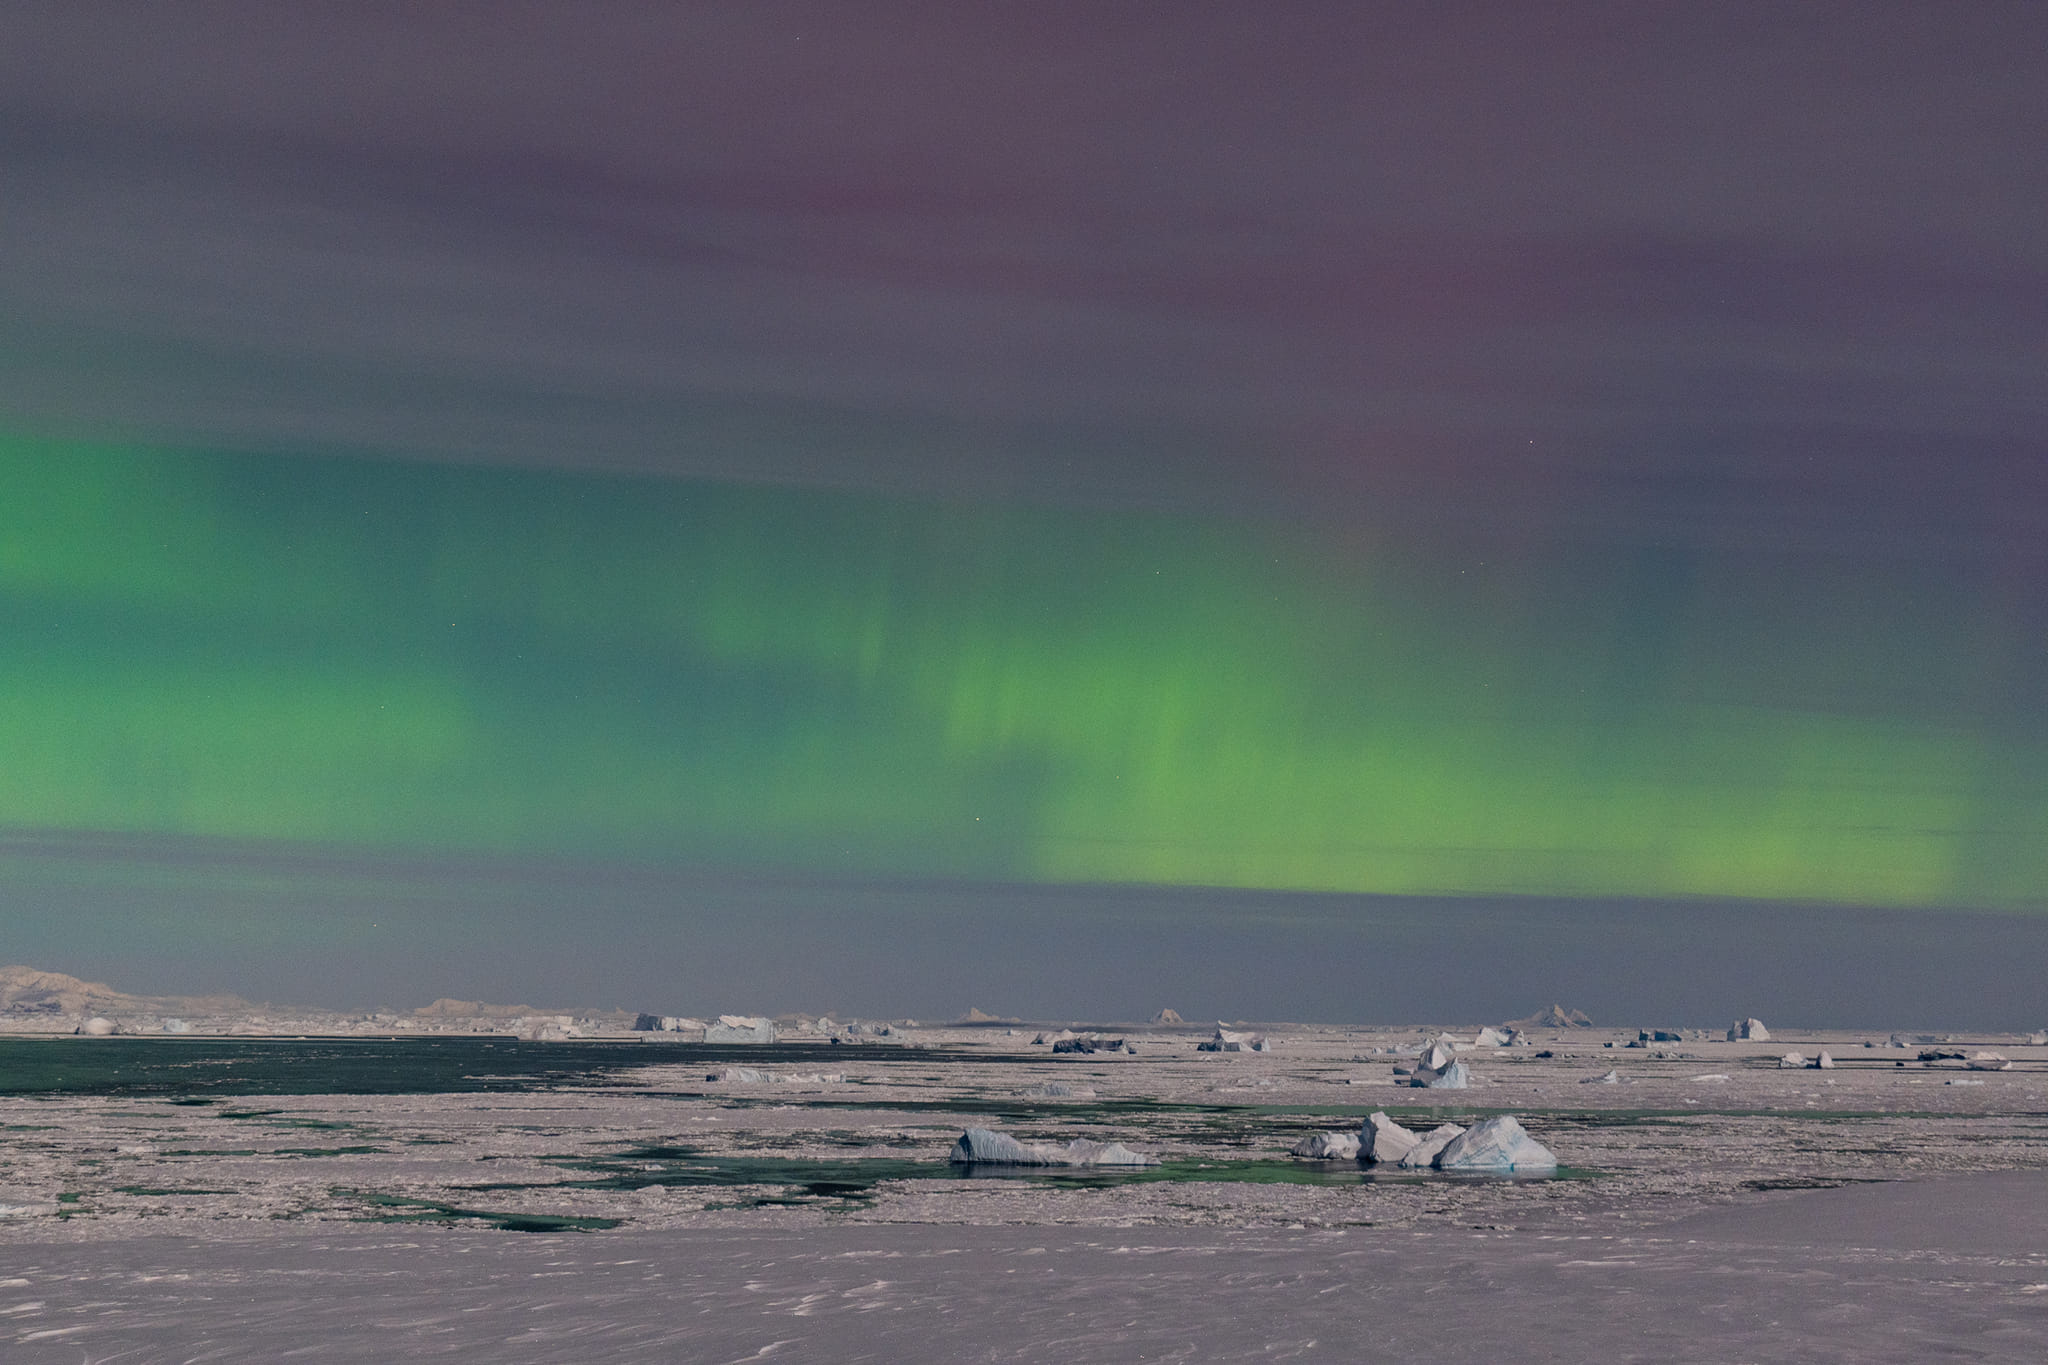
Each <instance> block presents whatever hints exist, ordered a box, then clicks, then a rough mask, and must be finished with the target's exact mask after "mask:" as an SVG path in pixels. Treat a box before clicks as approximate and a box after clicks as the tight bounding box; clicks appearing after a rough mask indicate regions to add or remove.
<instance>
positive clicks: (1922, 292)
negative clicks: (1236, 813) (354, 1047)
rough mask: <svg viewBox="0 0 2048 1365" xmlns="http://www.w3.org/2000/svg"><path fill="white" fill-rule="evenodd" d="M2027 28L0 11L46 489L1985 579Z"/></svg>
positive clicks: (1464, 15) (2010, 12)
mask: <svg viewBox="0 0 2048 1365" xmlns="http://www.w3.org/2000/svg"><path fill="white" fill-rule="evenodd" d="M2044 50H2048V10H2043V9H2042V8H2040V7H2039V6H2035V5H2028V4H1996V3H1980V4H1971V5H1959V6H1928V5H1920V4H1884V3H1869V2H1868V0H1863V2H1859V3H1853V4H1801V5H1798V6H1785V5H1781V4H1760V5H1740V4H1722V5H1712V6H1707V5H1690V4H1639V5H1610V4H1600V5H1570V4H1567V5H1521V4H1497V5H1452V6H1432V7H1427V8H1424V7H1417V6H1408V5H1355V4H1336V5H1324V4H1292V5H1272V6H1247V5H1242V4H1225V5H1187V4H1174V5H1144V4H1118V5H1101V4H1084V5H1057V4H1031V5H1022V4H964V5H962V4H946V5H931V6H912V5H887V6H872V5H868V6H863V5H839V4H832V5H814V6H787V5H746V6H686V5H674V4H655V5H631V4H619V5H605V6H594V7H585V6H565V5H560V4H543V5H518V4H492V5H434V6H420V5H411V4H382V5H379V4H349V5H313V6H292V7H289V8H280V7H275V6H269V5H262V4H249V3H242V4H214V5H191V6H181V7H179V8H178V9H176V10H175V11H173V10H160V9H155V8H153V7H146V6H95V5H80V4H76V3H55V4H33V3H22V4H16V5H11V6H9V7H8V12H7V14H6V15H5V16H4V17H0V156H4V158H5V161H6V163H7V166H8V171H7V174H6V177H5V181H4V185H5V188H0V206H4V210H5V212H4V215H0V304H4V307H0V355H4V356H5V357H6V363H5V365H4V366H0V411H11V412H13V413H14V414H16V415H17V418H18V419H19V420H20V421H22V422H25V423H28V424H31V425H34V426H38V427H41V428H43V429H58V430H64V431H85V432H101V431H111V432H118V431H136V432H142V433H147V434H152V435H155V436H158V437H162V438H168V439H172V440H199V441H206V440H216V441H217V440H228V441H232V442H234V443H238V444H245V445H251V446H256V447H260V448H304V447H313V448H321V447H326V448H331V447H336V446H340V447H358V448H370V449H374V450H378V451H382V452H386V453H397V454H417V455H422V456H427V457H433V458H459V459H474V460H516V461H528V462H544V463H557V464H565V465H578V464H593V465H607V466H614V467H631V468H643V469H657V470H668V471H674V472H678V473H708V474H712V475H718V476H737V477H743V478H755V479H769V480H795V481H818V482H827V483H833V484H843V485H856V486H881V487H892V488H913V489H918V490H925V489H931V488H939V489H950V490H955V491H959V492H963V493H968V494H975V495H980V494H989V493H996V494H1016V495H1022V496H1027V497H1031V498H1034V499H1070V498H1071V499H1084V500H1096V499H1104V498H1107V499H1114V500H1130V501H1140V502H1150V503H1169V504H1181V505H1186V504H1193V505H1197V506H1204V507H1228V508H1233V509H1242V508H1253V509H1261V508H1263V509H1266V510H1269V511H1273V512H1275V513H1278V514H1281V515H1293V514H1296V513H1298V512H1299V511H1301V510H1302V509H1304V508H1314V509H1316V510H1317V511H1318V512H1319V513H1321V514H1324V515H1339V516H1345V517H1357V518H1363V519H1366V520H1371V521H1379V522H1386V523H1391V524H1395V525H1412V524H1416V523H1422V524H1425V525H1432V526H1434V525H1439V524H1443V525H1459V524H1468V523H1470V524H1477V525H1479V526H1482V527H1490V528H1495V529H1498V528H1499V527H1501V526H1503V525H1512V526H1513V527H1514V528H1516V529H1517V530H1518V531H1519V532H1521V533H1528V534H1549V533H1552V532H1564V533H1568V534H1574V535H1581V534H1582V535H1588V536H1591V537H1593V538H1595V539H1607V538H1610V537H1619V538H1622V539H1625V540H1634V539H1644V540H1650V541H1656V542H1668V541H1673V540H1680V541H1684V540H1703V541H1708V542H1726V541H1731V540H1732V541H1736V542H1741V543H1754V542H1758V541H1762V542H1767V543H1785V542H1790V543H1797V544H1812V545H1817V546H1822V547H1826V548H1839V549H1848V550H1850V551H1851V552H1857V553H1861V552H1881V553H1891V552H1895V551H1900V550H1905V551H1909V552H1914V553H1930V554H1936V555H1947V554H1954V553H1968V554H1975V553H1981V552H1985V551H1990V552H1993V553H2019V554H2021V555H2022V556H2023V557H2024V556H2026V555H2028V554H2030V553H2031V549H2032V547H2033V546H2034V545H2036V544H2037V543H2038V542H2039V541H2040V540H2041V539H2042V537H2043V536H2044V534H2048V478H2044V474H2043V470H2044V461H2043V459H2042V457H2041V451H2042V448H2043V441H2044V437H2048V412H2044V410H2043V406H2042V403H2041V397H2040V375H2041V374H2042V373H2043V371H2044V362H2048V353H2044V349H2048V343H2044V338H2048V326H2044V323H2048V233H2044V232H2042V231H2041V228H2040V225H2041V223H2042V222H2043V221H2044V220H2048V175H2044V174H2043V173H2042V171H2043V161H2044V158H2043V155H2042V153H2041V150H2040V148H2041V146H2042V143H2043V132H2044V130H2048V79H2044V75H2048V73H2044V62H2043V58H2042V56H2041V53H2042V52H2043V51H2044Z"/></svg>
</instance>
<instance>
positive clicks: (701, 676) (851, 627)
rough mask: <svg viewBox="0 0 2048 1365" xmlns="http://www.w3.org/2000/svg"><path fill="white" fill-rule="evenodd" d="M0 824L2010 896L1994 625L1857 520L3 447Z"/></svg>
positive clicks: (1366, 878)
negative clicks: (1200, 510) (1327, 516)
mask: <svg viewBox="0 0 2048 1365" xmlns="http://www.w3.org/2000/svg"><path fill="white" fill-rule="evenodd" d="M0 470H4V473H0V488H4V489H5V498H4V502H0V507H4V509H5V510H4V512H0V594H4V595H0V601H4V603H5V609H6V611H7V616H8V621H7V628H6V639H7V642H8V645H7V649H6V652H5V656H4V665H5V669H6V690H7V695H8V697H9V706H8V707H7V710H6V713H5V716H4V719H0V727H4V733H0V745H4V747H5V750H6V752H7V753H8V754H9V755H10V759H11V761H10V762H9V764H8V765H7V767H6V770H5V772H4V774H0V823H4V824H5V825H8V826H11V827H14V828H17V829H22V828H26V829H37V828H78V829H92V830H102V831H129V832H146V833H162V834H178V835H200V836H219V837H229V838H239V839H280V840H295V841H307V842H315V843H338V844H365V845H372V846H378V845H385V846H389V845H396V846H404V847H424V848H434V849H444V850H463V851H485V850H495V851H500V852H505V851H519V850H525V851H552V852H559V853H565V854H574V855H623V856H630V857H635V858H642V859H656V860H660V859H684V860H697V861H709V862H714V863H721V864H735V863H737V864H746V863H759V864H764V865H768V866H780V867H796V868H806V869H815V870H826V871H840V872H856V871H857V872H887V873H893V874H899V875H955V876H974V877H987V878H1000V879H1022V880H1038V881H1108V882H1146V883H1167V884H1187V885H1209V886H1236V887H1255V888H1284V889H1302V890H1337V891H1364V892H1398V893H1502V892H1516V893H1533V894H1540V895H1558V894H1578V895H1594V896H1647V897H1660V896H1673V895H1697V896H1721V897H1748V898H1759V899H1778V900H1799V899H1809V900H1820V901H1832V902H1843V903H1860V904H1869V905H1897V906H1913V905H1920V906H2000V905H2004V906H2038V905H2041V904H2043V903H2044V902H2048V852H2044V851H2048V803H2044V802H2043V800H2042V799H2041V794H2040V790H2039V788H2038V787H2036V788H2035V789H2034V790H2033V793H2032V796H2033V799H2032V802H2031V804H2025V803H2019V802H2015V800H2014V795H2015V792H2016V791H2019V792H2025V791H2026V789H2027V784H2028V781H2029V775H2030V774H2033V773H2036V772H2039V771H2040V770H2041V764H2040V759H2041V757H2042V749H2041V743H2040V736H2039V734H2038V730H2037V729H2033V728H2030V727H2033V726H2035V725H2036V721H2035V718H2034V717H2031V716H2028V715H2026V714H2024V713H2023V712H2020V711H2018V710H2015V709H2013V703H2014V701H2016V700H2017V698H2014V697H2006V698H2000V697H1998V696H1996V695H1991V696H1987V695H1986V693H1985V686H1984V682H1983V680H1984V679H1985V678H1986V677H1996V676H2000V675H2001V674H2004V675H2010V673H2011V670H2012V668H2013V666H2014V664H2015V663H2016V662H2018V661H2021V660H2022V658H2023V656H2024V654H2025V653H2026V651H2027V650H2028V649H2038V645H2037V644H2035V643H2034V642H2031V641H2025V640H2021V639H2019V638H2016V637H2015V636H2013V635H2012V634H2010V632H2009V629H2008V628H2007V626H2006V623H2003V622H1999V621H1996V620H1986V619H1985V618H1984V617H1983V615H1982V613H1981V612H1977V613H1973V611H1972V604H1973V603H1976V602H1978V601H1980V600H1981V594H1980V593H1978V592H1977V591H1976V588H1977V585H1974V584H1972V583H1970V582H1968V581H1963V580H1951V581H1948V582H1942V581H1939V580H1930V579H1929V577H1928V576H1927V575H1926V573H1925V571H1924V569H1922V568H1919V567H1917V566H1913V565H1902V566H1900V567H1899V569H1898V570H1897V573H1896V576H1895V579H1894V581H1892V582H1890V583H1885V584H1875V583H1873V580H1872V579H1871V577H1870V575H1869V574H1868V572H1867V571H1866V572H1861V573H1859V574H1858V575H1857V576H1856V577H1855V578H1853V579H1843V578H1834V579H1831V578H1830V575H1829V566H1828V565H1827V564H1826V563H1825V562H1803V563H1802V562H1791V561H1787V560H1785V559H1782V558H1779V559H1768V558H1767V559H1764V560H1758V559H1757V558H1756V557H1754V556H1729V555H1720V556H1716V555H1712V554H1708V553H1703V552H1702V553H1693V554H1689V555H1681V554H1675V553H1671V552H1657V551H1636V552H1627V551H1621V550H1613V549H1609V550H1606V551H1601V552H1591V551H1583V550H1582V551H1577V552H1567V551H1562V550H1555V549H1553V550H1551V551H1548V552H1544V553H1535V554H1529V555H1525V556H1522V557H1519V558H1510V559H1506V560H1502V559H1500V558H1499V557H1498V556H1496V557H1495V558H1494V559H1493V560H1491V561H1486V560H1482V559H1480V558H1479V557H1477V555H1476V554H1475V555H1467V554H1465V553H1461V552H1458V551H1457V550H1455V549H1452V548H1450V547H1439V552H1438V553H1435V554H1431V553H1426V552H1423V551H1419V550H1417V549H1416V548H1415V547H1412V546H1403V545H1400V544H1398V543H1384V542H1374V541H1357V540H1353V539H1351V538H1348V537H1346V536H1343V535H1341V534H1338V533H1337V532H1335V531H1333V530H1331V529H1329V528H1324V529H1322V530H1319V531H1316V532H1312V533H1307V534H1304V533H1301V532H1299V531H1294V532H1289V533H1284V534H1283V533H1282V531H1281V529H1280V528H1275V527H1271V526H1265V525H1260V524H1237V525H1222V524H1215V523H1205V522H1201V521H1196V520H1192V519H1189V518H1186V517H1177V516H1169V515H1163V514H1150V515H1133V514H1130V513H1114V514H1112V513H1105V512H1096V513H1090V512H1084V511H1075V510H1071V509H1066V510H1062V509H1044V508H1039V509H1030V508H1018V507H1010V508H993V507H989V506H985V505H972V504H959V503H941V502H929V501H927V502H915V501H910V500H906V499H901V498H885V497H879V496H873V495H852V494H843V493H827V492H803V491H792V490H777V489H758V488H757V489H747V488H737V487H732V486H719V485H711V484H701V483H684V484H677V483H673V482H659V481H653V480H648V479H637V478H628V477H618V476H599V475H590V474H562V473H543V472H517V471H505V470H474V469H471V470H461V469H446V468H443V469H434V468H428V467H422V466H418V465H401V464H393V463H386V462H375V461H348V460H334V459H322V460H309V459H293V460H286V461H277V460H269V459H263V458H258V457H248V456H239V457H237V456H219V455H199V454H190V453H162V452H143V451H125V450H123V451H117V450H109V449H101V448H95V449H86V448H78V447H68V448H60V447H55V446H52V445H49V444H38V443H35V442H29V441H23V440H16V441H12V442H10V443H8V444H7V446H6V447H5V455H4V459H0Z"/></svg>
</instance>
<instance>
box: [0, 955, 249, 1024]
mask: <svg viewBox="0 0 2048 1365" xmlns="http://www.w3.org/2000/svg"><path fill="white" fill-rule="evenodd" d="M253 1008H254V1006H252V1005H251V1004H250V1003H249V1002H248V1001H247V1000H244V999H242V997H240V996H239V995H130V994H128V993H127V992H126V991H119V990H116V989H114V988H113V987H112V986H109V985H108V984H107V983H106V982H104V981H84V980H81V979H79V978H78V977H75V976H66V975H65V974H64V973H63V972H46V971H43V970H41V969H40V968H37V967H23V966H14V967H0V1011H6V1012H9V1013H15V1014H27V1013H31V1012H36V1011H50V1012H53V1013H61V1014H87V1013H95V1014H105V1013H108V1012H109V1011H126V1012H130V1013H151V1014H226V1013H230V1012H232V1011H237V1010H248V1009H253Z"/></svg>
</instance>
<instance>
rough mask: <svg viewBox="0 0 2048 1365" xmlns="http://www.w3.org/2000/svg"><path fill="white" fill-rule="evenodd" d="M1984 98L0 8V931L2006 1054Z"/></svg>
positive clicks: (1187, 19)
mask: <svg viewBox="0 0 2048 1365" xmlns="http://www.w3.org/2000/svg"><path fill="white" fill-rule="evenodd" d="M2043 53H2048V14H2044V13H2043V12H2042V11H2041V10H2039V9H2038V7H2035V6H2030V5H2024V4H1996V3H1985V4H1978V5H1972V6H1967V7H1940V8H1936V7H1927V6H1919V5H1903V4H1886V3H1857V4H1844V5H1831V4H1825V3H1816V4H1809V5H1802V6H1798V7H1784V6H1778V5H1742V4H1730V5H1721V6H1713V7H1706V6H1690V5H1676V4H1643V5H1632V6H1612V5H1591V4H1559V5H1553V6H1541V7H1538V6H1522V5H1489V4H1468V5H1450V6H1441V7H1430V8H1428V9H1424V8H1421V7H1413V6H1398V5H1384V6H1381V5H1323V4H1311V3H1300V4H1283V5H1275V6H1267V7H1247V6H1242V5H1223V4H1209V5H1205V4H1177V5H1170V6H1168V5H1146V4H1128V5H1118V6H1113V7H1111V6H1101V5H1061V4H1033V5H1028V6H1027V5H1011V4H984V5H930V6H922V5H909V4H892V5H885V6H857V5H854V6H849V5H812V6H798V5H773V4H765V5H750V6H745V7H728V6H690V5H672V4H661V5H634V4H618V5H608V6H604V7H596V8H583V7H575V6H561V5H552V4H550V5H531V6H526V5H518V4H500V5H490V6H483V5H461V4H450V5H444V6H434V7H420V6H410V5H397V4H392V5H376V4H371V5H361V4H351V5H311V6H305V7H294V8H293V9H292V10H290V11H282V10H278V9H276V8H275V7H270V6H263V5H256V4H247V3H235V4H212V5H205V4H200V5H195V6H191V7H185V8H182V9H181V10H180V11H179V12H177V13H176V14H171V13H167V12H162V11H159V10H156V9H154V8H151V7H145V6H139V5H91V4H87V5H79V4H37V3H23V4H19V5H14V6H10V7H9V8H8V12H7V13H6V14H5V15H4V16H0V703H4V704H0V908H4V910H5V911H6V913H5V915H4V917H0V958H4V959H6V960H10V961H33V962H35V963H36V965H40V966H45V967H50V968H54V969H59V970H69V971H76V972H79V973H80V974H86V975H102V976H116V977H119V978H121V979H122V981H123V982H127V983H132V984H131V985H130V988H131V989H136V990H147V991H152V992H159V991H172V990H192V991H199V990H217V989H218V990H233V991H237V992H239V993H242V994H245V995H251V996H273V997H276V998H280V999H283V998H292V999H302V1000H307V1001H309V1002H313V1003H327V1004H369V1003H397V1004H407V1003H422V1002H423V1001H424V1000H425V999H428V998H431V997H432V996H435V995H444V994H445V995H464V996H472V997H474V996H485V997H490V998H499V999H503V998H507V997H514V996H517V997H525V998H544V999H546V1000H550V1001H553V1000H560V1001H564V1002H567V1001H572V1000H573V1001H584V1002H588V1003H601V1004H617V1005H621V1006H623V1007H626V1008H659V1009H661V1010H663V1011H664V1012H699V1013H703V1012H716V1011H718V1010H724V1009H762V1010H776V1009H803V1008H809V1009H824V1008H831V1009H837V1010H841V1011H860V1012H867V1013H873V1014H902V1013H918V1014H926V1015H930V1014H940V1015H945V1014H953V1013H959V1012H961V1011H963V1010H965V1009H966V1008H967V1007H968V1006H969V1005H970V1004H972V1005H975V1006H978V1007H980V1008H983V1009H989V1010H994V1011H998V1012H1002V1013H1016V1014H1025V1015H1031V1016H1033V1017H1039V1016H1045V1017H1053V1016H1091V1017H1099V1018H1115V1017H1126V1018H1128V1017H1141V1016H1143V1015H1148V1014H1150V1013H1151V1012H1152V1011H1153V1010H1155V1009H1157V1008H1159V1007H1160V1006H1161V1005H1163V1004H1174V1005H1175V1007H1176V1008H1179V1009H1181V1011H1182V1012H1183V1013H1187V1014H1191V1015H1196V1014H1201V1015H1221V1016H1225V1017H1232V1018H1236V1017H1258V1018H1286V1017H1307V1016H1311V1015H1313V1016H1314V1017H1318V1018H1325V1019H1333V1020H1356V1021H1363V1020H1368V1019H1381V1020H1384V1019H1389V1018H1394V1017H1406V1018H1418V1019H1421V1018H1428V1019H1436V1020H1444V1021H1450V1020H1456V1019H1462V1018H1466V1017H1469V1018H1472V1019H1486V1018H1498V1017H1507V1016H1508V1015H1510V1014H1519V1013H1524V1012H1526V1011H1528V1010H1530V1009H1533V1008H1534V1007H1536V1006H1537V1005H1540V1004H1543V1003H1547V1002H1548V1001H1549V1000H1550V999H1553V998H1563V997H1565V996H1567V995H1569V996H1571V997H1572V998H1570V999H1568V1000H1566V1001H1565V1003H1567V1004H1572V1005H1575V1006H1578V1007H1580V1008H1584V1009H1587V1010H1588V1011H1589V1012H1592V1013H1594V1014H1595V1015H1596V1016H1600V1015H1602V1014H1603V1013H1606V1014H1610V1015H1613V1014H1626V1015H1631V1016H1639V1017H1641V1018H1642V1019H1643V1020H1644V1021H1646V1022H1647V1021H1648V1020H1649V1019H1650V1018H1651V1017H1652V1016H1658V1015H1660V1014H1661V1016H1670V1017H1667V1018H1666V1022H1679V1020H1678V1019H1677V1017H1676V1015H1677V1014H1685V1015H1686V1017H1685V1019H1684V1020H1683V1021H1684V1022H1689V1023H1700V1022H1710V1021H1713V1020H1717V1019H1718V1018H1719V1016H1720V1015H1723V1014H1725V1015H1728V1016H1730V1017H1735V1016H1737V1015H1740V1014H1744V1013H1752V1012H1763V1011H1766V1010H1775V1011H1776V1013H1777V1017H1778V1018H1782V1019H1788V1020H1790V1021H1794V1022H1811V1023H1815V1024H1819V1023H1830V1022H1852V1021H1853V1022H1858V1023H1865V1022H1867V1023H1870V1024H1873V1025H1877V1024H1881V1023H1885V1022H1891V1021H1894V1020H1900V1021H1903V1022H1924V1023H1929V1024H1935V1023H1956V1024H1959V1025H1960V1024H1977V1025H1982V1026H1991V1025H1993V1024H1996V1025H1998V1026H2002V1027H2021V1026H2025V1027H2039V1026H2040V1022H2041V1021H2039V1020H2038V1019H2035V1018H2034V1017H2033V1016H2034V1014H2036V1013H2038V1012H2039V1009H2040V998H2039V994H2038V989H2037V988H2036V987H2035V986H2034V985H2033V984H2032V981H2033V978H2034V977H2035V976H2037V975H2038V974H2039V971H2040V969H2041V968H2042V967H2044V966H2048V951H2044V950H2048V916H2044V915H2043V913H2042V912H2043V911H2044V910H2048V776H2044V774H2048V706H2044V701H2048V407H2044V403H2043V389H2042V380H2041V376H2042V375H2043V374H2044V373H2048V364H2044V362H2048V326H2044V324H2048V235H2044V234H2042V233H2041V232H2040V231H2039V226H2038V225H2039V223H2040V222H2041V221H2042V218H2043V215H2044V211H2048V202H2044V201H2048V177H2044V176H2043V175H2042V174H2041V173H2040V172H2041V168H2042V158H2041V155H2040V152H2039V150H2038V145H2039V142H2040V138H2041V132H2042V129H2043V127H2044V126H2048V69H2044V68H2048V57H2044V56H2043V55H2042V54H2043ZM10 939H11V940H12V944H11V945H10V943H9V940H10ZM415 997H416V998H415ZM1902 1012H1903V1014H1902ZM1904 1014H1910V1015H1912V1016H1913V1018H1912V1019H1911V1020H1904V1019H1903V1015H1904ZM1767 1017H1769V1016H1768V1014H1767Z"/></svg>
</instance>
